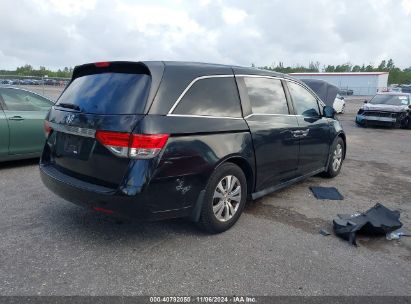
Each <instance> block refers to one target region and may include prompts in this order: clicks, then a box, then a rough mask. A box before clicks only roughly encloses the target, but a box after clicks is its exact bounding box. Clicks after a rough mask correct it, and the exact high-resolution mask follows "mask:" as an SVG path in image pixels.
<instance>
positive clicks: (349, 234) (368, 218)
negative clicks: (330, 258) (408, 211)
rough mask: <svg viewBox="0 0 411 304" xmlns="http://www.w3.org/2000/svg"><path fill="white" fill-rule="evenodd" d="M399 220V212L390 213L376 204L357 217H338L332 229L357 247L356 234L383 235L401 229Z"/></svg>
mask: <svg viewBox="0 0 411 304" xmlns="http://www.w3.org/2000/svg"><path fill="white" fill-rule="evenodd" d="M399 219H400V212H399V211H391V210H390V209H388V208H386V207H384V206H383V205H381V204H376V205H375V206H374V207H372V208H371V209H369V210H367V211H366V212H364V213H361V214H359V215H356V214H353V215H346V214H340V215H338V218H337V219H334V220H333V228H334V232H335V233H336V234H337V235H338V236H339V237H341V238H343V239H344V240H347V241H348V242H349V243H351V244H353V245H355V246H357V243H356V237H357V232H363V233H367V234H372V235H384V234H387V233H389V232H392V231H394V230H396V229H399V228H401V226H402V223H401V222H400V220H399Z"/></svg>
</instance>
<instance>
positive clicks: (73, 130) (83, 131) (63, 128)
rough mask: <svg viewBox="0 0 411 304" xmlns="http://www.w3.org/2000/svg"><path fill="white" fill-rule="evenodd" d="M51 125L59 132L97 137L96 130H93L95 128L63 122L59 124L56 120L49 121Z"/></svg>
mask: <svg viewBox="0 0 411 304" xmlns="http://www.w3.org/2000/svg"><path fill="white" fill-rule="evenodd" d="M49 125H50V127H51V128H52V129H53V130H55V131H57V132H61V133H66V134H72V135H78V136H83V137H90V138H95V135H96V130H93V129H87V128H80V127H75V126H68V125H62V124H57V123H54V122H49Z"/></svg>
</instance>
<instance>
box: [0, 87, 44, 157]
mask: <svg viewBox="0 0 411 304" xmlns="http://www.w3.org/2000/svg"><path fill="white" fill-rule="evenodd" d="M0 90H1V92H6V93H7V92H13V94H17V95H19V96H20V95H21V96H27V94H31V96H37V97H36V98H40V99H43V100H46V101H47V103H50V107H51V104H52V101H50V100H49V99H47V98H45V97H43V96H41V95H38V94H36V93H33V92H30V91H27V90H24V89H20V88H14V87H0ZM0 107H1V108H2V110H1V112H0V120H1V122H0V132H1V133H2V136H1V137H2V140H1V142H0V146H1V148H0V161H8V160H17V159H26V158H34V157H39V156H40V155H41V151H42V150H43V147H44V142H45V136H44V131H43V124H44V119H45V117H46V115H47V112H48V109H45V108H38V109H36V110H9V109H7V107H6V104H5V102H4V100H3V98H2V97H1V95H0Z"/></svg>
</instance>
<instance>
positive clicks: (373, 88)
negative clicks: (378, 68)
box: [290, 72, 389, 95]
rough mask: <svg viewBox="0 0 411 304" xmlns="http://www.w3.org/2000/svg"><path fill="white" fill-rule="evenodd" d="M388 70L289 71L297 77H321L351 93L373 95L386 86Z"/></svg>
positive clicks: (384, 89) (385, 88)
mask: <svg viewBox="0 0 411 304" xmlns="http://www.w3.org/2000/svg"><path fill="white" fill-rule="evenodd" d="M388 74H389V73H388V72H345V73H291V74H290V75H292V76H294V77H295V78H298V79H321V80H324V81H327V82H329V83H331V84H333V85H336V86H337V87H339V88H340V90H352V91H353V95H375V94H376V93H377V92H383V91H386V90H387V87H388Z"/></svg>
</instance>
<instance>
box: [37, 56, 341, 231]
mask: <svg viewBox="0 0 411 304" xmlns="http://www.w3.org/2000/svg"><path fill="white" fill-rule="evenodd" d="M44 129H45V132H46V136H47V141H46V144H45V147H44V150H43V154H42V157H41V161H40V171H41V178H42V180H43V182H44V184H45V185H46V186H47V187H48V188H49V189H51V190H52V191H53V192H54V193H56V194H57V195H59V196H61V197H62V198H64V199H66V200H68V201H71V202H73V203H76V204H79V205H83V206H87V207H89V208H91V209H94V210H95V211H99V212H103V213H106V214H111V215H114V216H115V215H118V216H126V217H134V218H140V219H166V218H174V217H188V218H191V219H192V220H193V221H196V222H199V223H200V225H201V226H202V227H203V228H205V229H206V230H208V231H209V232H222V231H225V230H227V229H229V228H230V227H231V226H232V225H233V224H234V223H235V222H236V221H237V220H238V218H239V217H240V215H241V213H242V211H243V208H244V205H245V203H246V200H247V199H256V198H259V197H261V196H263V195H266V194H268V193H271V192H273V191H275V190H278V189H280V188H283V187H285V186H288V185H291V184H293V183H295V182H298V181H300V180H302V179H304V178H307V177H309V176H312V175H316V174H319V173H322V174H323V175H325V176H328V177H334V176H336V175H337V174H338V173H339V172H340V169H341V165H342V162H343V160H344V157H345V150H346V139H345V134H344V131H343V130H342V127H341V125H340V123H339V121H338V120H336V119H335V118H334V110H333V109H332V108H331V107H328V106H325V104H324V103H323V101H322V100H321V99H320V98H319V97H318V96H317V95H316V94H315V93H314V92H313V91H312V90H311V89H310V88H308V87H307V86H306V85H305V84H304V83H302V82H300V81H299V80H297V79H295V78H292V77H290V76H288V75H284V74H280V73H274V72H269V71H263V70H258V69H254V68H243V67H233V66H225V65H216V64H205V63H189V62H162V61H158V62H155V61H153V62H97V63H91V64H84V65H81V66H77V67H76V68H75V69H74V72H73V77H72V79H71V81H70V83H69V85H68V87H67V88H66V89H65V90H64V92H63V93H62V95H61V96H60V98H59V99H58V101H57V103H56V104H55V105H54V106H53V108H52V109H51V110H50V112H49V114H48V116H47V117H46V121H45V124H44Z"/></svg>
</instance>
